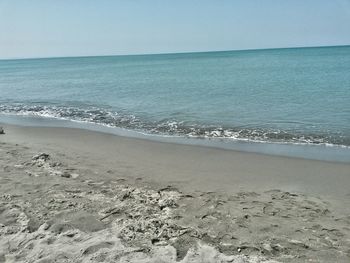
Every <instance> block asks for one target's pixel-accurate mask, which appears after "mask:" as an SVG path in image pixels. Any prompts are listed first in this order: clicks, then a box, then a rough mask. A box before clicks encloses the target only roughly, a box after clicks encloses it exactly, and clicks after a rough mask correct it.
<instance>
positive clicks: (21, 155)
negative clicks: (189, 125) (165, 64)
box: [0, 124, 350, 263]
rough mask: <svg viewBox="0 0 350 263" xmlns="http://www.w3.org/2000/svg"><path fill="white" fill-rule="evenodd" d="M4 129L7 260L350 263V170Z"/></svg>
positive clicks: (0, 207)
mask: <svg viewBox="0 0 350 263" xmlns="http://www.w3.org/2000/svg"><path fill="white" fill-rule="evenodd" d="M0 126H2V127H4V130H5V134H2V135H0V262H41V263H44V262H349V260H350V249H349V248H350V188H349V186H350V164H348V163H336V162H325V161H315V160H306V159H298V158H287V157H279V156H269V155H262V154H254V153H245V152H236V151H229V150H223V149H215V148H209V147H202V146H190V145H179V144H170V143H162V142H155V141H147V140H142V139H135V138H127V137H119V136H115V135H111V134H104V133H98V132H93V131H88V130H82V129H72V128H48V127H46V128H45V127H21V126H13V125H6V124H1V125H0Z"/></svg>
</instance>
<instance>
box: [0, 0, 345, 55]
mask: <svg viewBox="0 0 350 263" xmlns="http://www.w3.org/2000/svg"><path fill="white" fill-rule="evenodd" d="M349 44H350V0H171V1H170V0H0V58H18V57H51V56H84V55H108V54H140V53H168V52H189V51H209V50H233V49H251V48H253V49H255V48H274V47H294V46H324V45H349Z"/></svg>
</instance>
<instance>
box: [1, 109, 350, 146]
mask: <svg viewBox="0 0 350 263" xmlns="http://www.w3.org/2000/svg"><path fill="white" fill-rule="evenodd" d="M0 113H2V114H14V115H22V116H40V117H49V118H57V119H63V120H70V121H80V122H89V123H94V124H101V125H105V126H109V127H119V128H125V129H130V130H136V131H139V132H144V133H148V134H157V135H171V136H185V137H193V138H209V139H210V138H219V139H220V138H221V139H231V140H241V141H255V142H275V143H295V144H324V145H328V146H331V145H337V146H342V147H350V136H345V135H342V134H316V133H315V134H311V133H309V134H302V133H299V132H290V131H283V130H278V129H267V128H259V127H255V128H245V127H217V126H210V125H204V124H195V123H188V122H185V121H179V120H162V121H150V120H145V119H141V118H140V117H137V116H135V115H133V114H128V113H126V112H123V111H120V112H117V111H113V110H109V109H102V108H99V107H95V106H84V107H75V106H74V107H72V106H62V105H56V106H52V105H50V106H47V105H41V104H36V105H27V104H21V103H14V104H0Z"/></svg>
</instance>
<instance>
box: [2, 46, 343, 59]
mask: <svg viewBox="0 0 350 263" xmlns="http://www.w3.org/2000/svg"><path fill="white" fill-rule="evenodd" d="M347 46H350V44H341V45H330V46H328V45H322V46H296V47H275V48H273V47H271V48H248V49H229V50H208V51H183V52H164V53H132V54H103V55H102V54H101V55H81V56H74V55H73V56H48V57H17V58H16V57H14V58H0V61H6V60H31V59H61V58H94V57H127V56H154V55H176V54H178V55H181V54H201V53H219V52H235V51H237V52H238V51H259V50H276V49H299V48H300V49H301V48H331V47H347Z"/></svg>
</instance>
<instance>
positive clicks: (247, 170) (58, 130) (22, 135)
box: [0, 124, 350, 197]
mask: <svg viewBox="0 0 350 263" xmlns="http://www.w3.org/2000/svg"><path fill="white" fill-rule="evenodd" d="M2 126H3V127H4V129H5V132H6V131H8V134H7V135H6V140H7V141H8V142H13V143H20V144H23V145H28V146H29V147H35V148H38V149H41V148H42V147H43V146H45V148H43V150H45V149H47V150H52V151H56V152H57V151H61V152H62V153H70V154H77V153H80V154H83V155H84V156H85V157H86V158H88V161H102V163H103V164H105V165H113V161H114V159H115V158H117V157H118V159H119V161H121V162H122V163H123V164H125V165H126V166H128V167H136V168H137V167H139V169H138V170H141V169H144V171H147V173H144V175H145V176H146V177H147V178H148V179H151V180H152V179H154V178H155V177H157V180H164V181H167V180H174V179H175V178H176V179H181V180H187V179H188V178H187V177H186V176H183V175H181V174H180V173H181V172H183V173H185V174H187V175H190V177H189V179H195V180H198V179H203V178H205V179H209V180H210V177H211V175H213V174H219V175H221V176H220V180H218V181H224V182H232V181H235V182H239V183H241V187H242V186H244V187H248V188H252V187H254V186H255V185H257V184H258V185H259V187H264V186H265V187H266V188H268V187H270V188H271V187H276V188H280V187H286V189H285V190H286V191H300V192H305V193H312V194H316V195H317V194H319V195H329V196H338V197H340V196H343V197H345V196H347V195H348V194H350V192H349V190H348V188H347V186H348V185H350V163H342V162H332V161H322V160H311V159H304V158H298V157H286V156H277V155H269V154H261V153H254V152H245V151H235V150H231V149H221V148H215V147H207V146H205V145H189V144H176V143H172V142H171V143H169V142H163V141H155V140H147V139H143V138H133V137H124V136H118V135H115V134H110V133H104V132H100V131H92V130H87V129H80V128H69V127H31V126H16V125H6V124H2ZM3 137H5V136H3ZM0 139H2V138H1V137H0ZM91 149H93V152H91ZM170 168H171V169H170ZM161 172H166V173H165V174H169V176H165V175H162V176H160V175H159V174H160V173H161ZM190 172H192V174H189V173H190ZM335 172H337V173H336V174H334V173H335ZM237 173H239V174H237ZM198 174H201V178H198ZM293 176H295V177H294V178H293ZM242 178H245V179H246V180H242ZM218 179H219V178H218ZM252 179H253V181H252ZM181 180H180V181H181ZM256 180H257V181H256ZM276 180H277V182H278V183H277V182H276ZM250 181H252V183H250ZM266 181H269V182H274V183H273V184H270V183H266ZM338 181H340V182H348V183H349V184H345V185H344V184H343V185H339V186H340V187H338V189H337V191H336V193H334V192H333V188H332V187H330V186H331V185H334V184H335V183H336V182H338ZM322 185H323V186H322ZM191 186H192V185H191ZM191 186H189V187H191ZM213 186H215V187H216V189H215V190H220V189H222V190H224V191H227V190H228V189H227V187H226V185H225V184H224V183H220V182H213ZM337 186H338V185H337ZM203 187H205V186H203ZM329 188H331V189H332V190H329ZM200 190H204V189H200ZM209 190H210V189H209ZM234 190H237V189H234Z"/></svg>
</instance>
